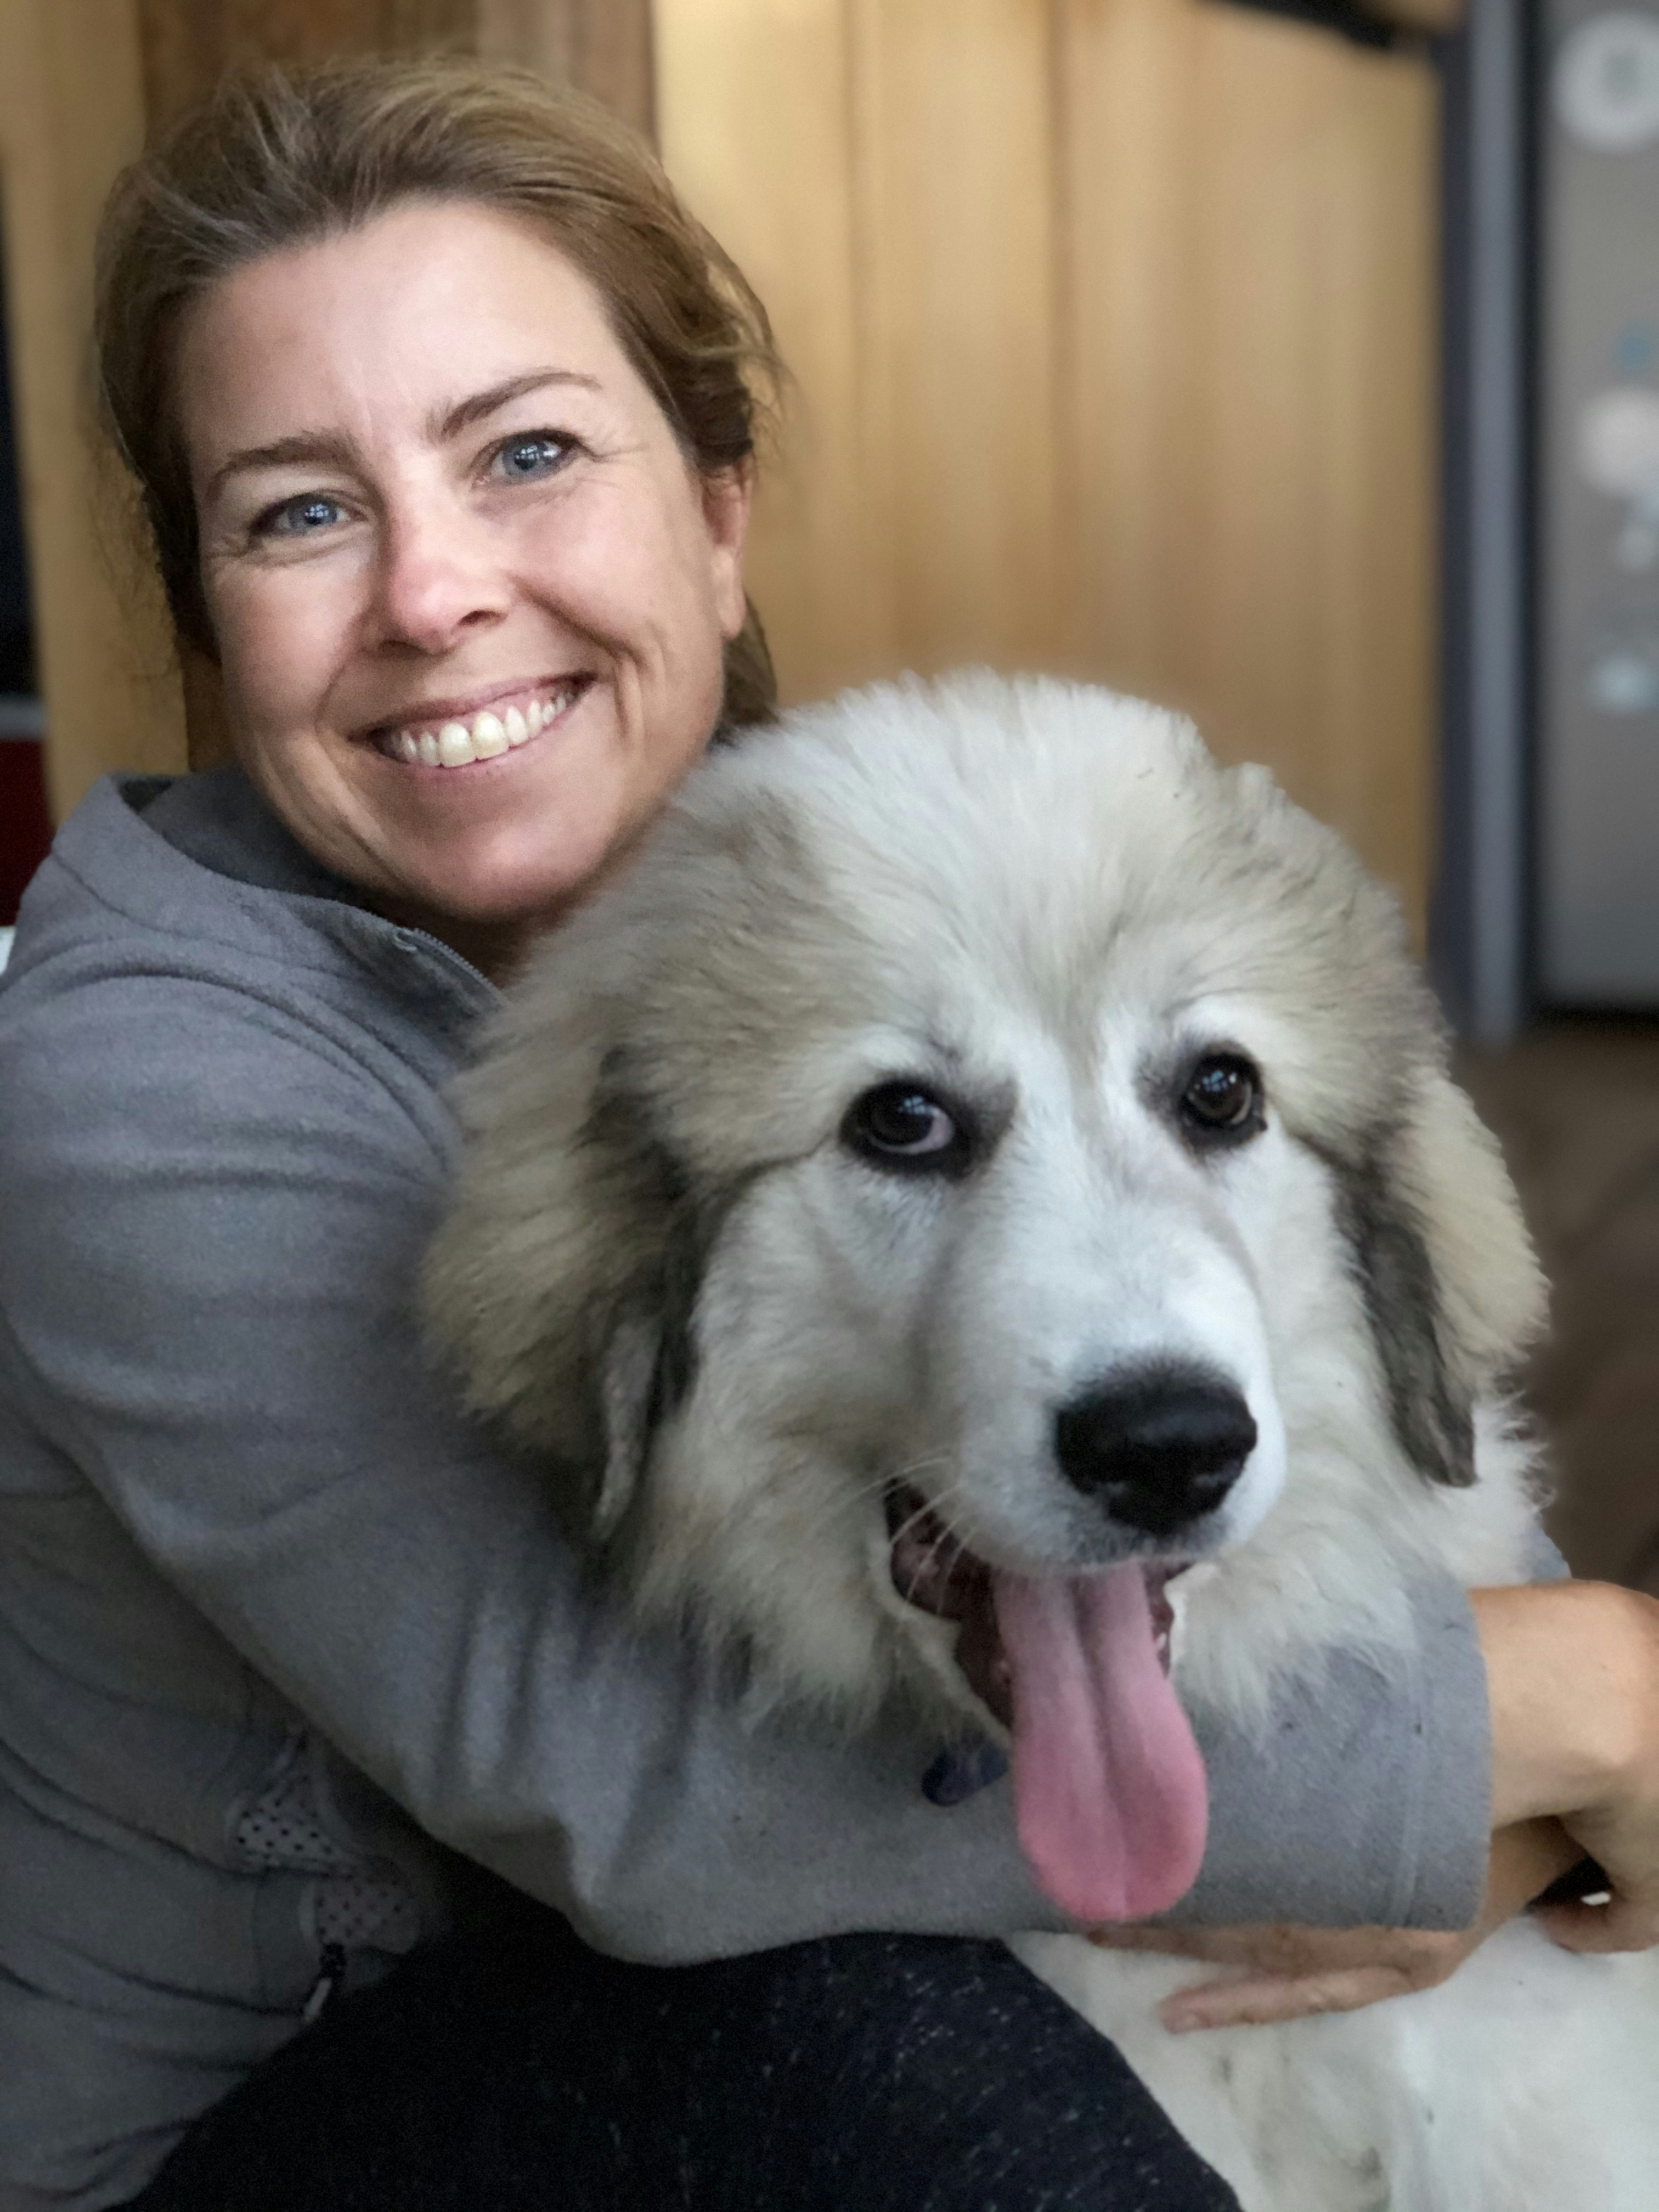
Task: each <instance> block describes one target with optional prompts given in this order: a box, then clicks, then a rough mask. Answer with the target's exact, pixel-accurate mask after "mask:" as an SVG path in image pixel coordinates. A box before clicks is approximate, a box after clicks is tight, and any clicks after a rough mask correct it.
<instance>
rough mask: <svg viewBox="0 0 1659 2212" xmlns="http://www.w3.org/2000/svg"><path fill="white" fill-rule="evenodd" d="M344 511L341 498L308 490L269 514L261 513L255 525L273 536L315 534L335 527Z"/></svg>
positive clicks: (308, 535) (303, 536) (307, 536)
mask: <svg viewBox="0 0 1659 2212" xmlns="http://www.w3.org/2000/svg"><path fill="white" fill-rule="evenodd" d="M341 511H342V510H341V507H340V503H339V501H338V500H334V499H325V498H324V497H323V496H322V495H321V494H320V493H319V492H307V493H306V494H305V495H303V497H301V498H300V499H291V500H289V501H287V503H286V504H285V505H284V506H282V507H272V508H271V509H270V513H268V514H262V515H261V516H260V517H259V520H258V522H257V523H256V524H255V526H254V527H255V528H256V530H258V531H262V532H267V533H268V534H269V535H270V536H271V537H273V538H314V537H315V536H316V535H317V533H318V532H319V531H322V530H327V529H330V528H331V527H332V526H333V525H334V524H335V523H337V521H338V520H339V519H340V514H341Z"/></svg>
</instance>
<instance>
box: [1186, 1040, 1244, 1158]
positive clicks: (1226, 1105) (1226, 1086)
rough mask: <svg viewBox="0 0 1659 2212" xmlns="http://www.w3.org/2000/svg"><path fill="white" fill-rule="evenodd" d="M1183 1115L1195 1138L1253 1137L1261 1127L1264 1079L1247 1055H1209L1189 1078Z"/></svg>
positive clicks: (1227, 1053) (1225, 1053)
mask: <svg viewBox="0 0 1659 2212" xmlns="http://www.w3.org/2000/svg"><path fill="white" fill-rule="evenodd" d="M1181 1115H1182V1120H1183V1121H1185V1122H1186V1124H1187V1126H1188V1128H1189V1129H1191V1130H1192V1131H1193V1132H1194V1134H1195V1135H1199V1136H1205V1137H1243V1136H1253V1135H1254V1134H1255V1132H1256V1131H1257V1130H1258V1129H1259V1128H1260V1127H1261V1073H1260V1071H1259V1070H1258V1069H1257V1068H1256V1067H1255V1065H1254V1063H1253V1062H1252V1061H1250V1060H1246V1059H1245V1057H1244V1055H1243V1053H1238V1052H1213V1053H1206V1054H1205V1056H1204V1058H1203V1059H1202V1060H1200V1061H1199V1062H1198V1064H1197V1066H1195V1067H1194V1069H1193V1072H1192V1073H1191V1074H1190V1075H1189V1076H1188V1078H1187V1087H1186V1089H1185V1090H1184V1091H1182V1094H1181Z"/></svg>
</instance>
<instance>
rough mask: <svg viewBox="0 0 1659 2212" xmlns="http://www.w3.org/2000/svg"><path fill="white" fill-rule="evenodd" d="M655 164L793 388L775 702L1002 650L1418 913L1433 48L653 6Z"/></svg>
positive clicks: (1152, 9) (1069, 23) (1163, 4)
mask: <svg viewBox="0 0 1659 2212" xmlns="http://www.w3.org/2000/svg"><path fill="white" fill-rule="evenodd" d="M657 38H658V55H659V82H658V113H659V131H660V137H661V143H662V148H663V153H664V158H665V161H666V162H667V164H668V167H669V169H670V172H671V173H672V174H673V175H675V176H676V177H677V178H678V179H679V181H680V182H681V184H682V185H683V187H684V190H685V191H686V192H687V194H688V197H690V199H691V200H692V202H693V204H695V205H696V206H697V207H698V209H699V210H700V211H701V212H702V213H703V215H704V216H705V217H706V218H707V219H708V222H710V224H711V226H712V228H714V230H715V231H716V233H717V234H719V235H720V237H721V238H722V239H723V240H725V242H726V244H727V245H728V246H730V247H731V248H732V251H733V252H735V253H736V254H737V256H738V259H739V261H740V262H742V263H743V264H744V267H745V268H746V269H747V270H749V272H750V275H751V276H752V277H753V278H754V279H755V281H756V283H757V285H758V287H759V289H760V290H761V292H762V294H763V297H764V298H765V299H766V300H767V301H768V303H769V306H770V307H771V309H772V311H773V313H774V315H775V319H776V322H777V325H778V330H779V334H780V337H781V341H782V343H783V346H784V349H785V352H786V354H787V356H788V357H789V358H790V360H791V362H792V365H793V369H794V371H795V374H796V379H797V390H796V393H795V398H794V407H793V418H792V420H791V422H790V425H789V428H788V430H787V435H786V439H785V442H784V447H783V451H782V454H781V464H780V465H779V466H778V467H777V468H776V469H775V472H774V477H773V481H772V482H771V483H769V484H767V485H766V486H765V487H764V488H763V495H762V499H761V502H760V507H759V511H758V513H757V523H756V532H755V539H754V546H753V558H752V562H751V580H752V584H753V587H754V591H755V595H756V598H757V603H758V604H759V605H760V607H761V610H762V612H763V616H764V617H765V618H766V621H767V623H768V627H769V631H770V633H771V635H772V637H773V641H774V644H775V648H776V652H777V656H778V660H779V665H780V668H781V673H782V677H783V680H784V683H785V686H786V689H787V692H788V693H789V694H790V695H791V696H810V695H811V694H812V693H815V692H817V691H821V690H825V689H828V688H829V687H831V686H832V685H834V684H838V683H841V682H844V681H849V680H856V679H859V678H864V677H866V676H868V675H870V674H873V673H877V672H880V671H885V670H890V669H893V668H896V667H899V666H915V667H923V668H934V667H938V666H939V665H944V664H945V663H947V662H951V661H956V660H962V659H988V660H991V661H993V662H994V663H996V664H998V665H1002V666H1005V667H1011V668H1013V667H1030V666H1032V665H1044V666H1054V667H1060V668H1065V669H1069V670H1071V671H1074V672H1077V673H1079V674H1084V675H1087V676H1090V677H1092V678H1098V679H1102V680H1104V681H1107V682H1109V683H1114V684H1119V685H1121V687H1122V688H1124V689H1127V690H1138V691H1142V692H1145V693H1147V694H1150V695H1151V696H1155V697H1159V698H1163V699H1166V700H1169V701H1170V702H1173V703H1176V704H1179V705H1182V706H1184V707H1187V708H1189V709H1191V710H1192V711H1194V713H1195V714H1197V715H1198V716H1199V719H1200V721H1201V722H1202V724H1203V726H1204V727H1205V729H1206V734H1207V735H1208V736H1209V737H1210V738H1211V739H1212V742H1213V743H1214V744H1216V746H1217V748H1218V750H1220V751H1222V752H1223V753H1225V754H1226V755H1229V756H1231V757H1243V756H1247V755H1248V756H1250V757H1256V758H1261V759H1266V760H1267V761H1269V762H1271V763H1273V766H1274V767H1275V768H1276V769H1278V770H1279V773H1280V774H1281V775H1282V776H1283V778H1284V780H1285V782H1286V783H1287V784H1288V785H1289V787H1291V790H1292V791H1293V792H1294V793H1295V794H1296V795H1297V797H1298V798H1299V799H1303V800H1304V803H1306V804H1308V805H1311V806H1312V807H1314V808H1315V810H1316V811H1318V812H1320V813H1322V814H1323V815H1325V816H1327V817H1328V818H1330V819H1332V820H1334V821H1336V822H1337V823H1339V824H1340V826H1341V827H1342V828H1343V829H1345V830H1346V832H1347V833H1348V834H1349V836H1352V838H1353V839H1354V840H1355V842H1357V843H1358V845H1359V847H1360V848H1361V850H1362V851H1363V852H1364V854H1365V855H1366V857H1367V858H1368V859H1369V860H1370V862H1371V863H1372V865H1373V866H1376V867H1378V868H1379V869H1380V870H1381V871H1382V872H1383V873H1384V874H1385V875H1387V876H1389V878H1391V879H1392V880H1393V881H1394V882H1395V884H1396V885H1397V886H1398V887H1399V888H1400V890H1401V892H1402V894H1403V896H1404V897H1405V900H1406V902H1407V908H1408V910H1409V911H1410V912H1412V913H1413V915H1420V912H1421V908H1422V903H1423V899H1424V895H1425V883H1426V876H1427V868H1428V861H1429V853H1428V823H1429V821H1430V818H1431V805H1430V798H1431V793H1430V782H1431V748H1432V740H1433V728H1432V713H1431V702H1432V675H1433V638H1432V627H1431V610H1432V605H1433V592H1434V577H1433V513H1432V503H1431V487H1432V481H1433V468H1434V455H1433V421H1432V414H1431V397H1432V386H1433V371H1434V362H1433V327H1432V319H1431V303H1432V296H1433V267H1432V236H1433V216H1434V210H1433V201H1432V186H1433V176H1434V151H1433V146H1434V105H1433V103H1434V92H1433V85H1432V81H1431V75H1430V72H1429V70H1428V67H1427V64H1425V63H1424V62H1422V61H1421V60H1420V59H1418V58H1412V57H1408V56H1390V55H1378V54H1375V53H1366V52H1356V51H1355V50H1353V49H1352V48H1349V47H1346V46H1342V45H1341V44H1340V43H1339V42H1337V41H1336V40H1333V39H1331V38H1329V37H1327V36H1324V35H1322V34H1320V33H1316V32H1313V31H1310V30H1307V29H1304V28H1303V27H1299V26H1296V25H1291V24H1286V23H1284V22H1281V21H1275V20H1273V19H1268V18H1263V17H1261V16H1257V15H1247V14H1245V13H1243V12H1235V11H1232V10H1230V9H1224V8H1218V7H1213V6H1206V5H1201V4H1199V0H657Z"/></svg>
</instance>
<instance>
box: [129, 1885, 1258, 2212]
mask: <svg viewBox="0 0 1659 2212" xmlns="http://www.w3.org/2000/svg"><path fill="white" fill-rule="evenodd" d="M676 2208H684V2212H1039V2208H1041V2212H1237V2200H1236V2199H1235V2197H1233V2195H1232V2193H1231V2191H1230V2190H1229V2189H1227V2188H1226V2187H1225V2185H1224V2184H1223V2183H1221V2182H1220V2181H1219V2180H1218V2179H1216V2177H1215V2176H1214V2175H1213V2174H1212V2172H1210V2171H1209V2169H1208V2168H1207V2167H1206V2166H1203V2165H1202V2164H1200V2160H1198V2158H1197V2157H1196V2156H1195V2155H1194V2153H1193V2152H1192V2151H1190V2150H1189V2149H1188V2148H1187V2146H1186V2144H1185V2143H1184V2142H1182V2139H1181V2138H1180V2137H1179V2136H1177V2135H1176V2132H1175V2130H1174V2129H1173V2128H1172V2127H1171V2126H1170V2123H1169V2121H1168V2120H1167V2119H1166V2118H1164V2114H1163V2112H1161V2110H1160V2109H1159V2108H1158V2106H1157V2105H1155V2104H1154V2103H1153V2101H1152V2098H1151V2097H1150V2096H1148V2095H1147V2093H1146V2091H1145V2090H1144V2089H1143V2088H1142V2087H1141V2086H1140V2084H1139V2081H1137V2080H1136V2079H1135V2077H1134V2076H1133V2075H1132V2074H1131V2073H1130V2071H1129V2069H1128V2068H1127V2066H1126V2065H1125V2064H1124V2063H1123V2061H1122V2059H1121V2058H1120V2057H1119V2056H1118V2054H1117V2052H1116V2051H1115V2050H1114V2049H1113V2048H1112V2046H1111V2045H1109V2043H1106V2042H1104V2041H1103V2039H1101V2038H1100V2037H1099V2036H1097V2035H1096V2034H1095V2033H1094V2032H1093V2030H1092V2029H1091V2028H1088V2027H1085V2025H1084V2024H1083V2022H1082V2021H1080V2020H1079V2019H1078V2018H1077V2017H1076V2015H1074V2014H1073V2013H1072V2012H1070V2011H1069V2010H1068V2009H1067V2008H1066V2007H1065V2006H1064V2005H1063V2004H1062V2003H1061V2002H1060V2000H1059V1998H1058V1997H1056V1996H1054V1995H1053V1994H1052V1993H1051V1992H1050V1991H1049V1990H1047V1989H1046V1988H1044V1987H1043V1985H1042V1984H1041V1983H1040V1982H1037V1981H1036V1980H1035V1979H1034V1978H1032V1977H1031V1976H1030V1974H1028V1973H1027V1972H1025V1970H1024V1967H1023V1966H1019V1965H1018V1963H1017V1962H1016V1960H1014V1959H1012V1957H1011V1956H1010V1955H1009V1954H1008V1953H1007V1952H1006V1951H1005V1950H1004V1949H1003V1948H1002V1947H1001V1946H1000V1944H992V1943H969V1942H953V1941H950V1940H947V1939H945V1938H936V1937H921V1936H842V1937H840V1938H837V1939H836V1940H834V1941H830V1942H817V1943H801V1944H797V1945H794V1946H793V1947H792V1948H789V1949H787V1950H782V1951H772V1952H766V1953H763V1954H758V1955H757V1956H755V1957H752V1958H745V1959H733V1960H722V1961H719V1962H717V1963H715V1964H714V1965H710V1966H680V1967H666V1968H665V1967H650V1966H624V1965H620V1964H618V1963H617V1961H616V1960H610V1959H604V1958H601V1957H599V1955H598V1954H595V1953H594V1952H592V1951H590V1950H588V1949H586V1948H585V1947H584V1946H583V1945H581V1944H580V1943H578V1942H576V1940H575V1939H574V1936H571V1935H570V1934H569V1932H568V1929H566V1928H565V1927H564V1925H563V1923H562V1922H560V1921H558V1920H556V1918H555V1917H553V1916H552V1915H551V1914H538V1915H537V1916H536V1917H534V1918H533V1919H527V1920H526V1922H525V1923H523V1924H522V1925H518V1926H515V1927H513V1929H510V1930H509V1931H507V1932H505V1933H500V1934H492V1935H489V1936H465V1937H454V1938H451V1939H448V1940H447V1941H444V1942H437V1943H433V1944H431V1945H428V1946H426V1947H423V1948H422V1949H420V1950H418V1951H416V1952H415V1953H414V1954H411V1955H410V1958H409V1959H407V1960H405V1961H404V1964H403V1965H402V1966H400V1967H399V1968H398V1970H397V1972H395V1973H393V1974H392V1976H391V1977H390V1978H388V1979H387V1980H386V1981H385V1982H383V1983H381V1984H380V1985H379V1986H378V1987H376V1988H374V1989H373V1990H366V1991H364V1992H362V1994H360V1995H358V1996H353V1997H349V1998H346V1999H344V2000H343V2001H342V2002H339V2003H337V2004H336V2005H335V2006H334V2007H333V2008H331V2010H330V2011H329V2012H328V2013H327V2014H325V2016H324V2017H323V2019H322V2020H321V2021H319V2022H318V2023H317V2025H316V2026H314V2027H310V2028H307V2029H306V2030H305V2031H304V2032H303V2033H301V2035H300V2036H299V2037H297V2038H296V2039H295V2041H294V2042H293V2043H291V2044H289V2045H287V2046H286V2047H285V2048H284V2049H283V2051H280V2052H278V2053H277V2055H276V2057H275V2058H273V2059H270V2060H269V2061H267V2062H266V2063H265V2064H264V2066H262V2067H260V2068H259V2069H258V2071H257V2072H256V2073H254V2074H253V2075H252V2076H251V2077H250V2078H249V2079H248V2080H247V2081H246V2082H245V2083H243V2085H242V2086H241V2087H240V2088H239V2089H237V2090H236V2091H235V2092H234V2093H233V2094H232V2095H231V2096H230V2097H228V2099H227V2100H225V2102H224V2103H223V2104H222V2105H220V2106H217V2107H216V2109H215V2110H214V2111H213V2112H210V2113H209V2114H208V2115H207V2117H206V2118H204V2119H203V2120H201V2121H199V2122H197V2125H196V2126H195V2128H194V2129H193V2130H191V2133H190V2135H189V2136H186V2138H185V2141H184V2142H183V2143H182V2144H181V2145H180V2146H179V2148H178V2149H177V2150H176V2151H175V2152H174V2153H173V2156H172V2158H171V2159H170V2160H168V2162H167V2166H165V2167H164V2168H163V2170H162V2172H161V2174H160V2176H159V2177H158V2178H157V2179H156V2180H155V2182H154V2183H153V2184H152V2185H151V2186H150V2187H149V2189H148V2190H147V2191H145V2193H144V2194H143V2197H140V2198H138V2199H137V2203H136V2205H135V2206H134V2207H133V2208H132V2212H676Z"/></svg>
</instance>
